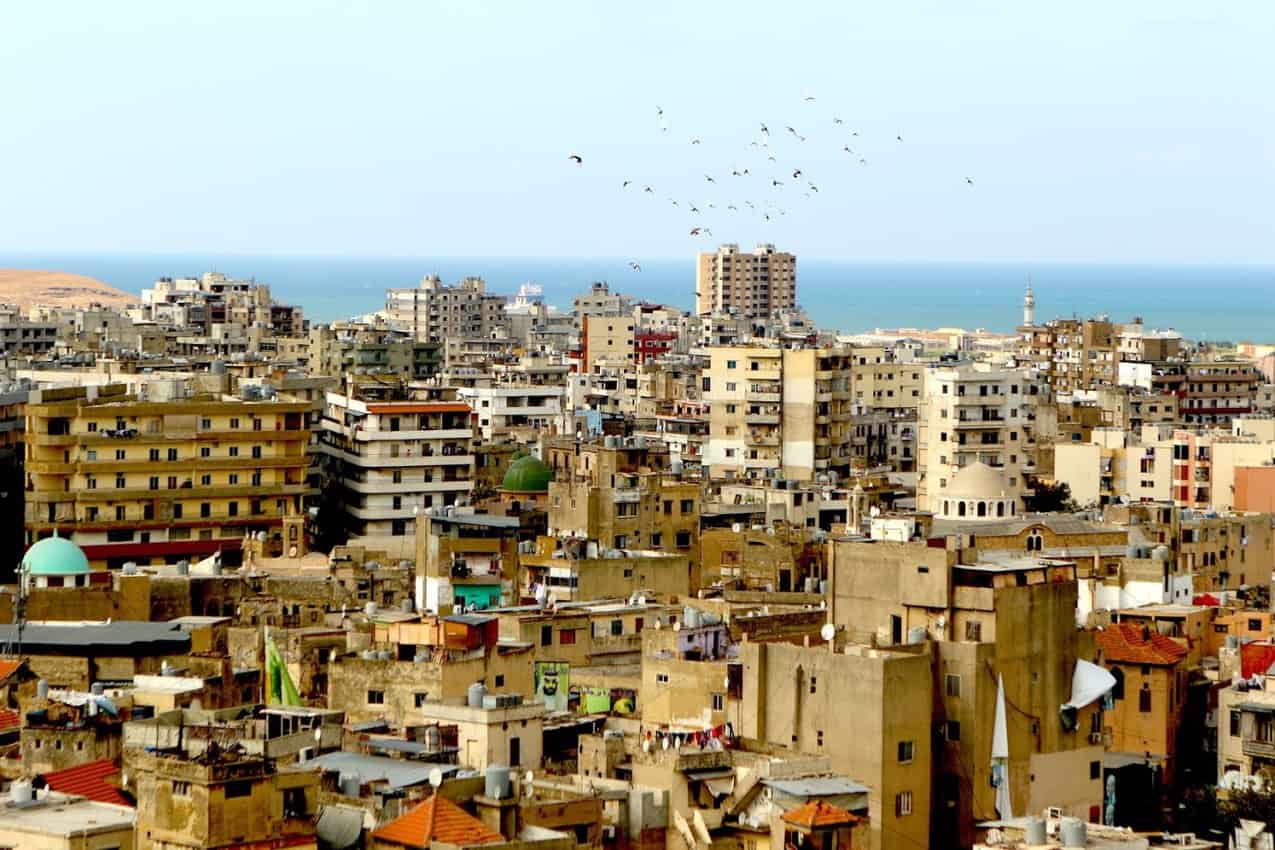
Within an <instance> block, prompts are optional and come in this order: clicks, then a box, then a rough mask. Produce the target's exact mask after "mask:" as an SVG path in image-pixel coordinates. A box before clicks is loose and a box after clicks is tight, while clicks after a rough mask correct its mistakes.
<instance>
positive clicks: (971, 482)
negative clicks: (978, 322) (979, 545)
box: [916, 364, 1036, 520]
mask: <svg viewBox="0 0 1275 850" xmlns="http://www.w3.org/2000/svg"><path fill="white" fill-rule="evenodd" d="M1035 394H1036V387H1035V385H1034V383H1033V380H1032V376H1031V374H1030V373H1029V372H1028V371H1027V370H1025V369H991V368H985V367H983V366H981V365H976V364H959V365H955V366H944V367H937V368H930V369H928V370H927V371H926V373H925V391H924V399H923V401H922V404H921V413H920V416H919V419H918V423H917V424H918V440H917V443H918V445H917V457H918V461H919V464H918V475H917V491H916V504H917V509H918V510H922V511H930V512H931V513H933V514H934V515H935V516H936V517H943V518H947V519H988V520H994V519H1004V518H1006V517H1012V516H1015V515H1017V514H1019V513H1021V512H1022V510H1023V501H1022V500H1023V496H1024V495H1025V494H1026V493H1027V490H1028V488H1027V482H1026V479H1025V476H1026V475H1027V474H1029V473H1030V472H1032V471H1033V469H1034V464H1035V457H1034V452H1035V437H1034V435H1033V426H1034V421H1035V412H1034V398H1033V397H1034V395H1035Z"/></svg>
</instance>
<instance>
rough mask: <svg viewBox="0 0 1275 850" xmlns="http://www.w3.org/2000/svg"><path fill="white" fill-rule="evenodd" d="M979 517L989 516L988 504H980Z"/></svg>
mask: <svg viewBox="0 0 1275 850" xmlns="http://www.w3.org/2000/svg"><path fill="white" fill-rule="evenodd" d="M978 515H979V516H987V502H979V503H978Z"/></svg>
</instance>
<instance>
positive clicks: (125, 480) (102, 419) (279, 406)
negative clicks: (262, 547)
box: [25, 385, 313, 568]
mask: <svg viewBox="0 0 1275 850" xmlns="http://www.w3.org/2000/svg"><path fill="white" fill-rule="evenodd" d="M307 410H308V405H307V404H306V403H305V402H281V401H241V400H226V399H224V398H214V397H193V398H187V399H182V400H178V401H144V400H141V399H140V398H138V397H136V396H132V395H129V394H127V393H126V391H125V388H124V387H123V386H122V385H107V386H101V387H93V388H88V389H83V388H74V389H59V390H33V391H32V392H31V397H30V400H29V401H28V403H27V409H26V421H25V427H26V435H27V440H26V461H25V466H26V475H27V502H26V539H27V543H28V544H30V543H34V542H35V541H36V540H39V539H41V538H44V537H48V536H50V535H52V534H54V533H57V534H59V535H61V536H64V537H69V538H70V539H71V540H72V541H73V542H75V543H76V544H77V545H79V546H80V548H82V549H83V550H84V553H85V555H86V556H87V557H88V559H89V561H90V562H91V563H93V564H94V565H102V566H107V567H111V568H116V567H120V566H122V565H123V564H124V563H125V562H126V561H134V562H137V563H139V564H151V563H161V564H162V563H166V562H168V563H172V562H176V561H178V560H191V559H197V558H202V557H205V556H208V555H212V554H213V553H215V552H218V551H221V550H223V549H239V548H241V547H242V544H243V540H244V538H245V536H247V535H248V534H253V535H256V534H258V533H264V534H265V535H266V537H267V541H268V542H267V551H272V552H274V553H275V554H279V553H281V552H283V551H288V550H291V549H292V548H293V547H297V548H298V549H303V548H304V546H305V541H304V539H303V534H302V530H303V525H304V515H303V500H304V499H305V497H306V496H307V495H309V494H311V493H312V492H313V491H311V490H310V488H309V487H308V485H307V483H306V470H307V468H308V466H309V459H308V457H307V456H306V445H307V443H308V442H309V439H310V432H309V429H308V428H307V427H306V413H307Z"/></svg>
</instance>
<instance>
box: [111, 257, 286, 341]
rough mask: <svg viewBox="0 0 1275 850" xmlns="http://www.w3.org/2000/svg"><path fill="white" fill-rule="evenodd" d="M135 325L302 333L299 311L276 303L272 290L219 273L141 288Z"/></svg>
mask: <svg viewBox="0 0 1275 850" xmlns="http://www.w3.org/2000/svg"><path fill="white" fill-rule="evenodd" d="M129 314H130V315H131V316H132V317H133V319H134V321H150V322H156V323H158V324H161V325H167V326H169V327H174V328H181V329H191V330H195V331H197V332H198V333H199V334H200V335H202V336H212V335H214V334H215V333H225V332H226V330H227V328H237V329H239V330H241V331H242V330H246V329H248V328H258V329H261V330H265V331H268V332H270V333H273V334H276V335H279V336H300V335H301V334H302V333H304V331H305V321H304V316H303V313H302V310H301V308H300V307H298V306H294V305H289V304H280V303H278V302H276V301H275V300H274V298H272V297H271V295H270V287H269V286H267V285H265V284H264V283H258V282H257V281H255V280H236V279H234V278H230V277H227V276H226V275H224V274H222V273H221V272H205V273H204V274H203V275H201V276H199V277H197V278H196V277H179V278H172V277H162V278H160V279H159V280H157V281H155V285H154V286H152V287H150V288H149V289H143V290H142V303H141V305H140V306H139V307H136V308H133V309H131V310H130V311H129Z"/></svg>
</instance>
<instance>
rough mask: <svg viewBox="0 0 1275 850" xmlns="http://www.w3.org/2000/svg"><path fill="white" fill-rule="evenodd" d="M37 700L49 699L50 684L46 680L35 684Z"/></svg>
mask: <svg viewBox="0 0 1275 850" xmlns="http://www.w3.org/2000/svg"><path fill="white" fill-rule="evenodd" d="M35 698H36V699H48V698H49V683H48V682H47V681H46V680H44V679H41V680H40V681H38V682H36V683H35Z"/></svg>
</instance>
